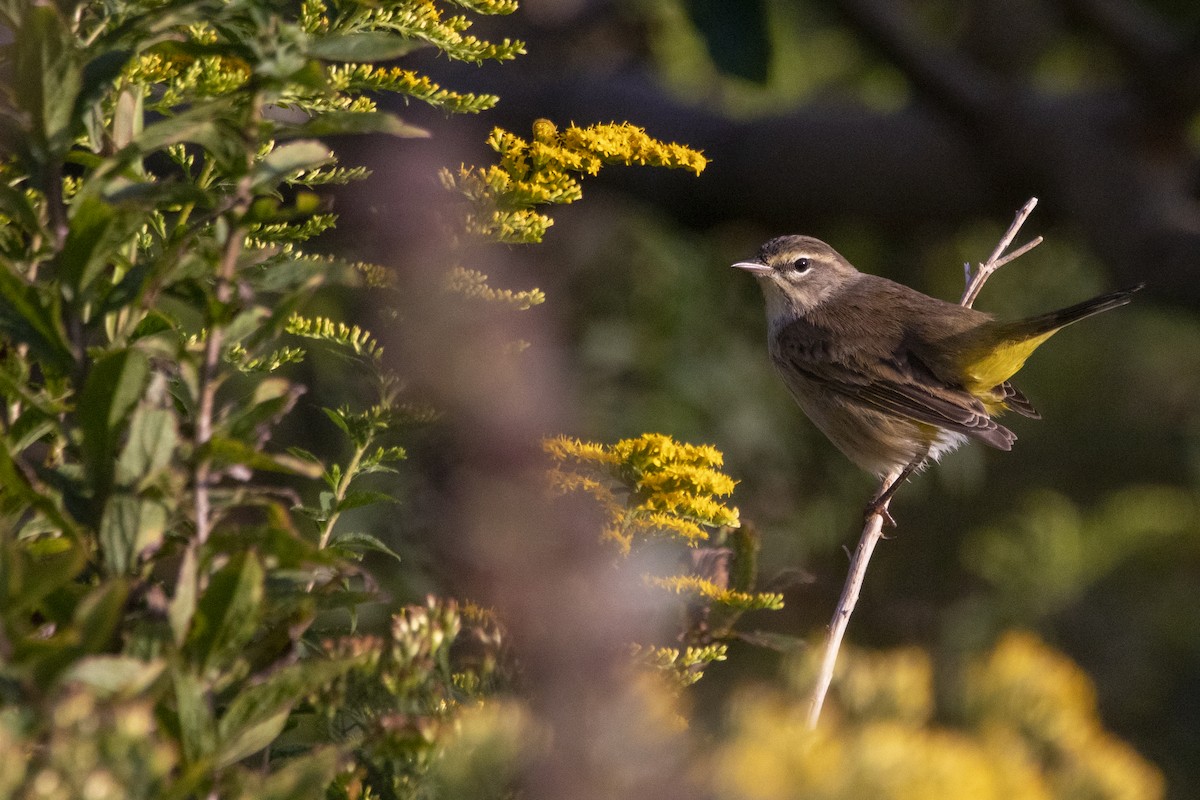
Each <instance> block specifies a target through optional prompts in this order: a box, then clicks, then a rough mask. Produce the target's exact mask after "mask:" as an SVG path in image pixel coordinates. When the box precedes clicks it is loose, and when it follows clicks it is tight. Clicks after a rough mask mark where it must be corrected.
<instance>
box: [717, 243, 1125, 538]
mask: <svg viewBox="0 0 1200 800" xmlns="http://www.w3.org/2000/svg"><path fill="white" fill-rule="evenodd" d="M733 266H734V267H737V268H738V269H744V270H746V271H748V272H750V273H751V274H753V275H754V277H755V278H757V279H758V284H759V286H760V287H762V291H763V295H764V296H765V297H766V305H767V321H768V327H769V332H768V346H769V349H770V354H771V361H772V362H773V363H774V364H775V368H776V370H777V371H778V372H779V375H780V377H782V378H783V382H784V383H785V384H786V385H787V387H788V389H789V390H790V391H791V393H792V396H793V397H795V398H796V402H798V403H799V404H800V407H801V408H802V409H803V410H804V413H805V414H807V415H808V417H809V419H811V420H812V421H813V423H814V424H815V425H816V426H817V427H818V428H820V429H821V431H822V432H823V433H824V434H825V435H826V436H827V437H829V440H830V441H831V442H833V444H834V445H836V446H837V448H838V449H839V450H841V451H842V452H843V453H845V454H846V456H847V457H848V458H849V459H850V460H851V461H853V462H854V463H855V464H857V465H858V466H859V467H861V468H863V469H865V470H867V471H868V472H870V473H873V474H874V475H877V476H879V477H880V478H885V477H886V476H898V477H896V479H895V480H894V481H893V482H892V483H891V484H890V486H889V487H886V488H885V489H883V490H881V492H880V495H879V496H878V497H876V498H875V500H874V501H872V504H871V505H870V506H868V509H867V510H868V513H876V512H883V511H884V507H885V505H886V502H887V500H888V498H889V497H890V496H891V494H892V492H893V491H895V489H896V487H898V486H899V485H900V483H902V482H903V480H904V479H905V478H907V477H908V475H909V474H911V473H912V472H913V470H916V469H919V468H920V467H921V466H923V465H924V464H925V463H926V462H927V461H929V460H934V461H936V460H937V459H939V458H941V456H943V455H944V454H946V453H949V452H951V451H953V450H955V449H956V448H958V447H959V446H960V445H962V444H963V443H964V442H966V441H967V440H968V439H969V438H974V439H978V440H980V441H982V442H985V443H987V444H989V445H991V446H992V447H996V448H998V449H1000V450H1010V449H1012V445H1013V442H1014V441H1016V438H1017V437H1016V435H1015V434H1013V432H1012V431H1010V430H1009V429H1008V428H1006V427H1004V426H1003V425H1000V424H999V423H997V422H996V421H995V419H993V417H995V416H997V415H999V414H1000V413H1002V412H1004V411H1015V412H1017V413H1018V414H1023V415H1025V416H1027V417H1033V418H1035V419H1036V418H1038V417H1039V415H1038V413H1037V412H1036V411H1035V410H1034V408H1033V406H1032V405H1030V403H1029V400H1027V399H1026V397H1025V395H1023V394H1021V392H1020V390H1019V389H1017V388H1016V387H1015V386H1013V385H1012V383H1011V382H1010V380H1009V379H1010V378H1011V377H1012V376H1013V375H1014V374H1015V373H1016V372H1017V370H1019V369H1020V368H1021V367H1022V366H1023V365H1024V363H1025V359H1027V358H1028V357H1029V355H1030V354H1031V353H1032V352H1033V351H1034V350H1035V349H1036V348H1037V347H1038V345H1040V344H1041V343H1042V342H1044V341H1046V339H1048V338H1049V337H1050V336H1051V335H1053V334H1054V333H1055V332H1056V331H1058V330H1059V329H1060V328H1063V327H1064V326H1066V325H1070V324H1071V323H1072V322H1077V321H1078V320H1081V319H1084V318H1085V317H1090V316H1091V315H1093V314H1099V313H1100V312H1102V311H1107V310H1109V309H1110V308H1117V307H1118V306H1123V305H1125V304H1126V303H1128V302H1129V301H1130V299H1131V298H1132V296H1133V293H1134V292H1136V291H1137V290H1138V289H1140V288H1142V287H1141V286H1140V285H1139V286H1136V287H1133V288H1132V289H1127V290H1124V291H1119V292H1113V293H1111V294H1105V295H1101V296H1100V297H1096V298H1094V299H1092V300H1087V301H1085V302H1082V303H1079V304H1077V305H1073V306H1071V307H1069V308H1064V309H1062V310H1060V311H1052V312H1050V313H1048V314H1042V315H1040V316H1036V317H1030V318H1029V319H1023V320H1018V321H1015V322H1002V321H1000V320H997V319H996V318H995V317H993V316H992V315H991V314H986V313H984V312H981V311H976V310H974V309H971V308H966V307H964V306H961V305H957V304H955V303H948V302H945V301H944V300H938V299H937V298H934V297H930V296H928V295H925V294H922V293H920V292H918V291H916V290H915V289H910V288H909V287H907V286H904V285H902V284H899V283H896V282H894V281H890V280H888V279H886V278H881V277H878V276H876V275H868V274H865V273H862V272H859V271H858V270H857V269H855V268H854V267H853V266H852V265H851V264H850V262H848V261H847V260H846V259H845V258H843V257H842V256H841V255H840V254H839V253H838V252H837V251H835V250H834V249H833V248H832V247H830V246H829V245H827V244H825V243H824V242H822V241H820V240H818V239H813V238H812V237H809V236H781V237H779V238H777V239H772V240H771V241H769V242H767V243H766V244H764V245H763V246H762V249H761V250H760V251H759V253H758V257H757V258H756V259H754V260H752V261H739V262H738V263H736V264H734V265H733ZM885 516H886V514H885Z"/></svg>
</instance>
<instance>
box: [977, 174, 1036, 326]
mask: <svg viewBox="0 0 1200 800" xmlns="http://www.w3.org/2000/svg"><path fill="white" fill-rule="evenodd" d="M1037 203H1038V199H1037V198H1036V197H1031V198H1029V202H1028V203H1026V204H1025V205H1023V206H1021V210H1020V211H1018V212H1017V216H1016V217H1014V218H1013V221H1012V224H1011V225H1009V226H1008V230H1007V231H1005V232H1004V235H1003V236H1002V237H1000V242H999V244H997V245H996V249H995V250H993V251H992V254H991V255H990V256H988V260H987V261H985V262H983V263H982V264H980V265H979V268H978V270H977V271H976V272H975V274H974V275H972V274H971V265H970V264H964V265H963V271H964V272H966V281H967V287H966V289H965V290H964V291H963V296H962V299H961V300H959V301H958V304H959V305H961V306H966V307H967V308H970V307H971V306H972V305H974V304H975V298H977V297H978V296H979V292H980V290H981V289H983V284H984V283H985V282H986V281H987V279H988V278H990V277H991V276H992V273H993V272H995V271H996V270H998V269H1000V268H1001V267H1003V266H1004V265H1005V264H1007V263H1008V262H1010V261H1012V260H1014V259H1017V258H1020V257H1021V256H1023V255H1025V254H1026V253H1028V252H1029V251H1030V250H1032V249H1033V248H1035V247H1037V246H1038V245H1039V244H1041V243H1042V237H1040V236H1035V237H1034V238H1033V239H1030V240H1029V241H1028V242H1026V243H1025V244H1023V245H1021V246H1020V247H1018V248H1017V249H1016V250H1014V251H1012V252H1011V253H1009V254H1008V255H1004V251H1005V250H1007V249H1008V247H1009V245H1011V244H1012V241H1013V239H1015V238H1017V231H1019V230H1021V226H1022V225H1024V224H1025V220H1027V219H1029V215H1030V214H1032V213H1033V209H1034V208H1036V207H1037Z"/></svg>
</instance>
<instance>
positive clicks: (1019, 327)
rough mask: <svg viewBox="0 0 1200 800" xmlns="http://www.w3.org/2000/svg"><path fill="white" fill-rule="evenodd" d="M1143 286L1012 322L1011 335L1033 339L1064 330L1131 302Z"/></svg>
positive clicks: (1103, 295)
mask: <svg viewBox="0 0 1200 800" xmlns="http://www.w3.org/2000/svg"><path fill="white" fill-rule="evenodd" d="M1145 285H1146V284H1144V283H1139V284H1138V285H1137V286H1133V287H1130V288H1129V289H1122V290H1120V291H1118V292H1109V293H1108V294H1102V295H1100V296H1099V297H1093V298H1092V299H1091V300H1084V301H1083V302H1082V303H1076V304H1075V305H1073V306H1068V307H1067V308H1060V309H1059V310H1058V311H1051V312H1049V313H1047V314H1040V315H1038V316H1036V317H1030V318H1029V319H1023V320H1021V321H1020V322H1014V323H1012V328H1013V330H1012V334H1016V336H1014V338H1029V339H1033V338H1036V337H1039V336H1043V335H1045V334H1048V333H1053V332H1054V331H1057V330H1058V329H1060V328H1065V327H1066V326H1068V325H1070V324H1071V323H1072V322H1078V321H1079V320H1081V319H1087V318H1088V317H1090V316H1093V315H1095V314H1099V313H1101V312H1102V311H1108V310H1110V309H1113V308H1120V307H1121V306H1123V305H1125V304H1126V303H1128V302H1129V301H1130V300H1132V299H1133V295H1134V293H1135V292H1137V291H1139V290H1141V288H1142V287H1143V286H1145Z"/></svg>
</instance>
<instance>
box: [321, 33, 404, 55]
mask: <svg viewBox="0 0 1200 800" xmlns="http://www.w3.org/2000/svg"><path fill="white" fill-rule="evenodd" d="M425 46H426V45H425V43H424V42H421V41H419V40H417V39H409V38H406V37H404V36H397V35H396V34H394V33H388V32H387V31H363V32H361V33H334V34H330V35H329V36H322V37H321V38H319V39H316V40H314V41H312V42H311V43H310V44H309V46H308V54H309V55H310V56H312V57H314V58H321V59H324V60H326V61H391V60H392V59H394V58H399V57H400V56H404V55H408V54H409V53H411V52H413V51H414V50H417V49H419V48H421V47H425Z"/></svg>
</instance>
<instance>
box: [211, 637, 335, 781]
mask: <svg viewBox="0 0 1200 800" xmlns="http://www.w3.org/2000/svg"><path fill="white" fill-rule="evenodd" d="M353 663H354V662H353V661H352V660H349V659H347V660H344V661H326V660H317V659H311V660H307V661H302V662H300V663H299V664H293V665H290V666H287V667H284V668H283V669H280V670H278V671H276V672H275V673H273V674H272V675H270V676H269V677H268V678H267V679H266V680H265V681H263V682H262V683H259V684H256V685H254V686H250V687H249V688H247V689H244V690H243V691H242V692H241V693H240V694H238V696H237V697H235V698H234V699H233V701H232V702H231V703H230V704H229V707H228V708H227V709H226V711H225V713H224V714H223V715H222V717H221V720H220V722H219V723H218V724H217V735H218V738H219V741H220V743H221V744H220V752H219V755H218V761H217V765H218V766H219V767H223V766H228V765H229V764H233V763H235V762H237V761H241V760H242V759H243V758H245V757H247V756H249V755H251V754H253V753H257V752H258V751H259V750H262V749H263V748H264V747H266V746H267V745H269V744H270V743H271V742H273V741H274V740H275V738H276V737H278V736H279V733H280V731H282V730H283V726H284V725H285V724H286V723H287V718H288V714H289V713H291V709H292V706H293V705H295V704H296V703H297V702H298V701H300V700H303V699H304V698H305V697H306V696H307V695H309V694H311V693H312V692H314V691H316V690H317V689H319V688H321V687H323V686H325V685H327V684H328V683H329V682H330V681H331V680H333V679H335V678H336V677H338V676H339V675H341V674H342V673H344V672H345V671H346V670H348V669H349V668H350V667H351V666H352V665H353Z"/></svg>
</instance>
